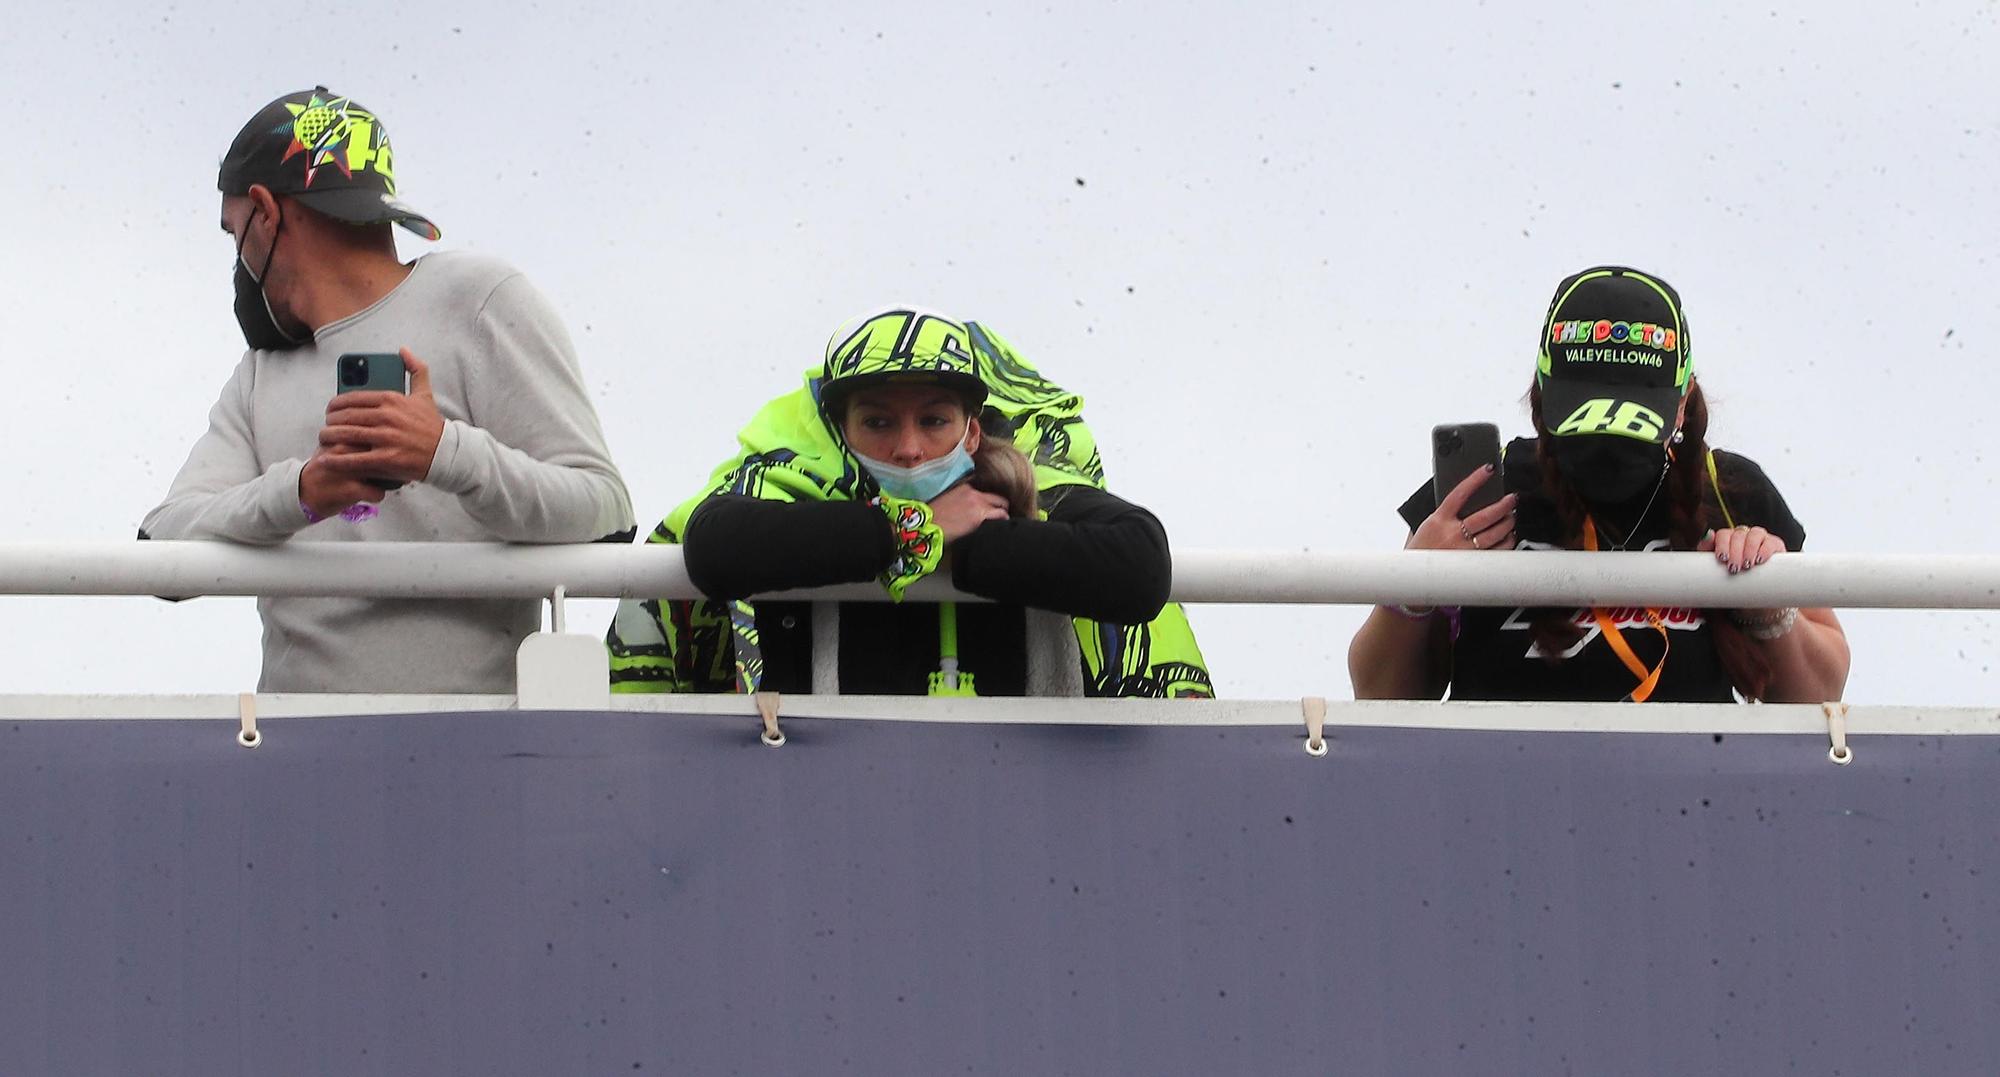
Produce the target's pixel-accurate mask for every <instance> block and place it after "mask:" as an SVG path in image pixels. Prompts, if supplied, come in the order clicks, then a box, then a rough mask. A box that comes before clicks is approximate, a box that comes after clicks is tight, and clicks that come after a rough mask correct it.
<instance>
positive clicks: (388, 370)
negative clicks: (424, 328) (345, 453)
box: [333, 352, 410, 490]
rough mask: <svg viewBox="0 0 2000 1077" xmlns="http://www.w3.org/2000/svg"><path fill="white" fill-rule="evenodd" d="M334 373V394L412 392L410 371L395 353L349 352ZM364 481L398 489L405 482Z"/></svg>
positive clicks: (340, 360) (390, 480)
mask: <svg viewBox="0 0 2000 1077" xmlns="http://www.w3.org/2000/svg"><path fill="white" fill-rule="evenodd" d="M333 373H334V382H333V395H335V396H339V395H341V394H342V393H361V392H388V393H408V392H409V391H410V386H409V372H408V371H407V370H405V369H404V368H403V357H402V356H400V355H397V354H395V353H393V352H348V353H347V354H345V355H342V356H341V357H340V359H339V361H338V362H337V363H336V365H335V367H334V371H333ZM363 481H365V482H367V483H368V484H369V485H371V486H374V487H376V488H377V489H382V490H396V489H400V488H401V487H402V485H403V484H402V483H401V482H398V481H396V480H395V479H374V478H371V479H365V480H363Z"/></svg>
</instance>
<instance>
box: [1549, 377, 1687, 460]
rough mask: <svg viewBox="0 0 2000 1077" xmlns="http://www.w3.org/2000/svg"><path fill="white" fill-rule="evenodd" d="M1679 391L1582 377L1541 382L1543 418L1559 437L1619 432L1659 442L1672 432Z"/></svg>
mask: <svg viewBox="0 0 2000 1077" xmlns="http://www.w3.org/2000/svg"><path fill="white" fill-rule="evenodd" d="M1680 406H1681V391H1680V390H1679V389H1676V388H1673V387H1672V386H1652V385H1613V384H1610V383H1608V382H1601V381H1586V380H1582V379H1578V378H1546V379H1543V381H1542V422H1543V423H1544V424H1545V425H1546V426H1547V427H1548V430H1549V433H1551V434H1553V435H1555V436H1556V437H1571V436H1575V435H1578V434H1616V435H1619V436H1621V437H1628V438H1633V439H1635V440H1638V441H1647V442H1652V443H1654V444H1660V443H1663V442H1665V441H1666V440H1667V438H1669V437H1671V436H1673V432H1674V416H1675V415H1676V414H1677V413H1678V412H1679V411H1680Z"/></svg>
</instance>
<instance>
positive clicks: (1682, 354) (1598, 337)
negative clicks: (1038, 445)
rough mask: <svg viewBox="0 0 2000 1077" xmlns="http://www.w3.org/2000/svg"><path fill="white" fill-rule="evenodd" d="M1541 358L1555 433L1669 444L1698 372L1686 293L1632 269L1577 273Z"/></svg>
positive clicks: (1553, 315) (1560, 289)
mask: <svg viewBox="0 0 2000 1077" xmlns="http://www.w3.org/2000/svg"><path fill="white" fill-rule="evenodd" d="M1536 362H1537V365H1536V374H1535V384H1536V385H1538V386H1539V387H1540V388H1541V391H1542V422H1543V423H1544V424H1545V425H1546V426H1547V427H1548V430H1549V433H1551V434H1553V435H1555V436H1557V437H1572V436H1576V435H1581V434H1614V435H1619V436H1623V437H1629V438H1636V439H1638V440H1640V441H1648V442H1664V441H1665V440H1666V439H1667V438H1668V437H1670V436H1672V434H1673V430H1674V416H1675V414H1676V413H1677V412H1678V411H1679V410H1680V402H1681V398H1682V397H1684V396H1685V395H1687V391H1688V387H1689V385H1690V384H1691V381H1692V378H1693V377H1694V362H1693V360H1692V358H1691V357H1690V353H1689V351H1688V331H1687V319H1686V318H1685V317H1684V316H1683V315H1682V313H1681V297H1680V294H1679V293H1678V292H1675V291H1674V289H1673V286H1672V285H1670V284H1668V283H1667V282H1666V281H1663V280H1661V279H1659V278H1658V277H1655V276H1652V275H1650V274H1647V273H1642V272H1640V271H1638V270H1636V269H1628V268H1625V267H1623V266H1597V267H1594V268H1591V269H1586V270H1584V271H1583V272H1581V273H1575V274H1572V275H1571V276H1569V277H1566V278H1564V280H1563V282H1562V283H1561V284H1560V285H1557V286H1556V294H1555V298H1554V299H1553V300H1551V301H1550V303H1549V314H1548V317H1547V318H1546V319H1544V320H1543V322H1542V343H1541V351H1540V354H1539V355H1538V356H1537V360H1536Z"/></svg>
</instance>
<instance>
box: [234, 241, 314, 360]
mask: <svg viewBox="0 0 2000 1077" xmlns="http://www.w3.org/2000/svg"><path fill="white" fill-rule="evenodd" d="M256 219H257V211H255V210H252V211H251V212H250V220H248V221H244V222H243V235H242V236H240V237H238V238H237V240H236V279H235V281H234V284H235V288H236V325H237V327H238V328H240V329H242V330H243V342H244V343H246V344H248V345H250V346H251V347H252V348H256V349H259V350H262V351H290V350H291V349H293V348H296V347H298V346H299V345H301V344H304V343H305V339H304V338H303V337H294V336H293V335H291V334H290V333H287V332H285V327H284V326H282V325H279V324H278V316H277V315H276V314H274V313H272V312H271V300H270V299H269V297H267V296H265V294H264V285H263V283H262V282H263V280H264V275H265V274H266V273H269V272H270V271H271V259H272V258H274V257H276V256H277V253H278V233H279V232H282V231H284V228H285V219H284V218H283V217H280V218H278V226H277V228H276V229H274V230H273V231H272V232H271V249H270V250H269V251H268V252H266V253H265V255H264V268H263V270H262V271H261V272H258V273H252V272H250V266H249V264H248V263H246V262H244V261H243V244H244V241H245V240H248V239H249V238H250V221H254V220H256Z"/></svg>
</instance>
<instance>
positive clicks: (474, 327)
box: [140, 87, 632, 693]
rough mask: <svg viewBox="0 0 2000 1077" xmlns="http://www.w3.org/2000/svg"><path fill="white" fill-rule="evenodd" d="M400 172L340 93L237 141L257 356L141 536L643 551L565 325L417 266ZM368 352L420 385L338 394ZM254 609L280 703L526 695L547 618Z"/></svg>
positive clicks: (476, 285)
mask: <svg viewBox="0 0 2000 1077" xmlns="http://www.w3.org/2000/svg"><path fill="white" fill-rule="evenodd" d="M393 168H394V158H393V155H392V153H391V150H390V146H389V138H388V135H387V133H386V132H385V131H384V130H383V128H382V124H381V121H380V120H379V119H377V118H376V117H375V116H374V114H373V113H370V112H369V111H367V110H366V109H363V108H362V107H361V106H360V105H358V104H356V103H355V102H353V101H352V100H350V99H348V98H345V97H340V96H338V95H335V94H332V93H330V92H328V91H327V90H326V89H325V88H324V87H320V88H318V89H317V90H313V91H304V92H300V93H295V94H287V95H286V96H284V97H281V98H279V99H277V100H276V101H273V102H271V103H270V104H269V105H267V106H265V107H264V108H263V109H262V110H260V111H259V112H258V113H257V115H256V116H254V117H252V118H251V120H250V122H249V123H248V124H246V125H245V126H244V127H243V130H242V131H241V132H240V133H239V134H238V135H237V136H236V139H235V141H234V142H233V143H231V145H230V148H229V152H228V154H227V155H226V156H225V157H224V158H223V161H222V168H221V174H220V178H219V181H218V186H219V187H220V188H221V190H222V194H223V198H222V228H223V230H224V231H225V232H228V233H229V234H230V236H231V237H232V238H233V239H234V241H235V244H236V250H237V260H236V316H237V321H238V323H239V325H241V326H242V328H243V334H244V339H245V340H246V341H247V342H248V343H249V345H250V348H249V350H248V351H246V352H245V353H244V355H243V358H242V361H241V362H239V363H238V364H237V366H236V372H235V374H234V375H233V376H232V377H231V378H230V379H229V382H228V384H227V385H225V386H223V389H222V396H221V399H219V400H217V401H216V403H215V406H214V407H213V408H212V409H211V410H210V411H209V417H208V431H207V433H205V434H203V435H202V437H201V439H200V440H199V441H197V442H196V443H195V446H194V450H193V452H191V453H190V454H189V455H188V460H187V463H186V464H185V465H183V466H182V467H181V470H180V473H179V474H178V475H176V476H175V477H174V481H173V486H172V487H171V488H170V489H169V490H168V492H167V498H166V500H165V501H163V502H161V503H160V505H159V507H157V508H155V509H154V510H153V511H152V512H150V513H148V514H147V515H146V520H145V523H144V525H143V527H142V528H141V531H140V537H142V538H154V539H222V540H227V541H233V542H243V543H251V544H255V545H271V544H275V543H279V542H410V541H427V542H469V541H490V542H541V543H554V542H589V541H593V540H597V539H601V538H607V537H620V536H619V533H620V532H623V536H622V537H625V538H629V537H630V534H631V528H632V506H631V500H630V497H629V495H628V494H627V493H626V490H625V483H624V480H623V479H622V478H621V477H620V476H619V474H618V469H617V468H616V467H615V466H614V465H613V464H612V462H611V457H610V453H609V451H608V450H607V449H606V447H605V443H604V434H603V431H602V429H601V428H600V426H599V424H598V420H597V412H596V410H595V409H594V408H593V407H592V406H591V403H590V399H589V397H588V396H587V394H586V393H585V391H584V384H583V377H582V373H581V371H580V370H579V368H578V365H577V360H576V352H575V348H574V347H573V345H572V344H571V342H570V338H569V334H568V333H567V332H566V331H565V330H564V328H563V326H562V322H561V321H560V319H558V318H557V317H556V313H555V311H554V310H553V309H552V308H551V307H550V305H549V303H548V301H547V300H546V299H544V298H543V297H542V296H541V294H540V293H539V292H537V291H536V290H535V289H534V288H533V287H532V286H531V285H530V284H529V283H528V282H527V280H526V279H525V278H524V277H522V276H521V274H520V273H518V272H516V271H515V270H513V269H512V268H511V267H509V266H507V265H506V264H504V263H502V262H500V261H498V260H496V259H493V258H490V257H486V256H483V255H476V254H469V253H464V252H455V251H447V252H441V253H432V254H428V255H425V256H423V257H420V258H418V259H416V260H415V261H413V262H410V263H407V264H405V263H403V262H401V261H399V260H398V258H397V255H396V246H395V239H394V236H393V235H392V234H391V229H390V225H391V222H393V223H395V224H400V225H402V226H403V227H404V228H407V229H409V230H410V231H412V232H415V233H416V234H418V235H420V236H423V237H424V238H426V239H437V238H438V230H437V228H436V226H434V225H433V224H431V222H430V221H429V220H428V219H426V218H425V217H423V216H422V215H421V214H419V213H417V212H416V211H415V210H413V209H411V208H410V207H409V206H407V205H405V204H403V203H402V202H400V201H398V200H397V199H396V188H395V177H394V172H393ZM348 353H376V354H390V355H400V359H401V364H402V366H403V367H404V368H405V369H406V370H407V372H408V376H409V386H408V388H409V391H408V392H407V393H400V392H394V391H371V392H347V393H343V394H340V395H339V396H338V397H337V399H336V398H335V397H336V394H335V388H336V380H335V379H336V368H337V366H338V364H339V361H340V357H341V356H342V355H344V354H348ZM376 361H377V362H381V360H376ZM388 362H389V363H391V364H393V363H394V362H395V360H388ZM351 367H352V364H350V368H351ZM257 610H258V613H259V614H260V615H261V616H262V618H263V622H264V667H263V675H262V677H261V678H260V679H259V681H258V689H259V690H260V691H269V692H492V693H511V692H512V691H513V690H514V651H515V648H516V647H517V646H518V645H519V643H520V641H521V640H522V639H523V638H524V637H525V636H527V635H528V634H529V633H531V632H534V631H535V630H536V629H537V628H538V627H539V626H540V617H541V614H540V609H539V602H538V601H537V600H533V599H503V600H443V599H422V600H419V599H354V598H262V599H259V600H258V603H257Z"/></svg>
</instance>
